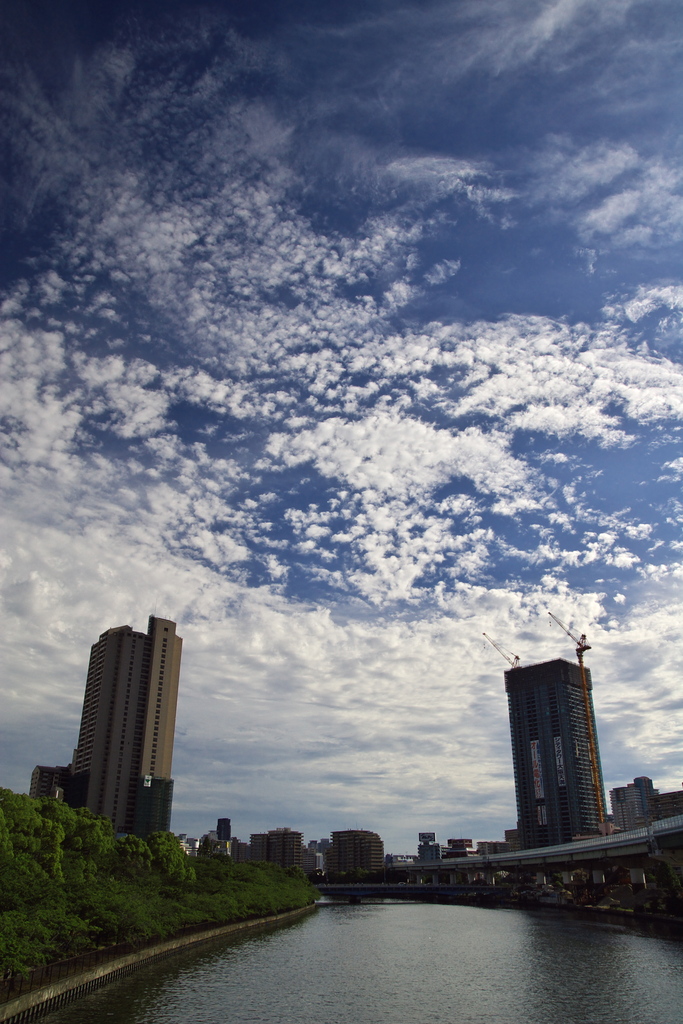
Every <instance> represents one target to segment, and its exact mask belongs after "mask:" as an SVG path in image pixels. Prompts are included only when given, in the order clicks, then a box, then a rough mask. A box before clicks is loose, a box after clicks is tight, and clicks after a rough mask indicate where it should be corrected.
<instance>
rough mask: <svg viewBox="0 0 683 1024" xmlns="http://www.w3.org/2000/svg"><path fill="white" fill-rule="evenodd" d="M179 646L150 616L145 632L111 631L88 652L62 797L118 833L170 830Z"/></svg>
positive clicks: (166, 623) (171, 628)
mask: <svg viewBox="0 0 683 1024" xmlns="http://www.w3.org/2000/svg"><path fill="white" fill-rule="evenodd" d="M182 645H183V641H182V639H181V637H179V636H177V635H176V624H175V622H171V621H170V619H159V618H157V617H156V616H155V615H150V617H149V626H148V629H147V633H138V632H136V631H135V630H133V629H131V627H130V626H116V627H115V628H114V629H108V630H107V631H106V632H105V633H102V634H101V636H100V638H99V640H98V641H97V643H96V644H93V647H92V650H91V652H90V664H89V666H88V676H87V680H86V684H85V697H84V700H83V714H82V717H81V729H80V734H79V737H78V746H77V748H76V750H75V751H74V759H73V768H72V771H73V776H72V779H71V782H70V785H69V787H68V790H67V793H66V799H67V801H68V802H69V804H71V806H72V807H88V808H90V810H91V811H93V812H94V813H95V814H102V815H105V816H106V817H108V818H110V819H111V821H112V823H113V825H114V827H115V829H116V831H117V832H127V833H133V834H135V835H138V836H142V837H144V836H147V835H149V833H150V832H157V831H162V832H165V831H168V829H169V827H170V821H171V801H172V797H173V779H172V778H171V760H172V756H173V738H174V733H175V717H176V704H177V700H178V682H179V678H180V657H181V652H182Z"/></svg>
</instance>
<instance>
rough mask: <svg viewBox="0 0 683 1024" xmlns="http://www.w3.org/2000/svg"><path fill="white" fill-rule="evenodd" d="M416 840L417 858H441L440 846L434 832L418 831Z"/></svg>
mask: <svg viewBox="0 0 683 1024" xmlns="http://www.w3.org/2000/svg"><path fill="white" fill-rule="evenodd" d="M417 840H418V847H417V859H418V860H420V861H422V860H441V847H440V845H439V844H438V843H437V841H436V833H435V832H420V833H418V837H417Z"/></svg>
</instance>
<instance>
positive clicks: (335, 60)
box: [0, 0, 683, 851]
mask: <svg viewBox="0 0 683 1024" xmlns="http://www.w3.org/2000/svg"><path fill="white" fill-rule="evenodd" d="M633 6H634V5H633V4H630V3H627V2H626V0H624V2H621V0H618V2H617V0H614V2H611V3H607V4H606V3H604V2H603V3H600V4H596V3H593V2H592V0H584V2H579V0H576V2H571V3H569V2H561V3H554V4H546V5H540V4H536V3H528V4H522V5H519V4H513V3H512V2H507V0H502V2H501V0H496V2H493V0H490V2H489V0H486V2H484V3H479V4H477V5H472V4H469V3H466V2H459V3H456V4H454V5H448V6H445V5H443V4H438V3H433V4H431V3H430V4H427V5H424V4H420V5H416V4H411V3H408V4H404V5H403V6H402V7H401V8H400V10H398V11H396V12H395V13H393V14H392V17H391V19H389V18H388V17H387V15H386V12H385V11H384V9H383V5H382V4H380V3H378V4H371V5H370V9H369V11H368V12H366V14H365V15H364V16H363V17H357V16H356V15H355V14H354V13H353V12H352V11H350V10H349V11H348V12H347V13H343V14H340V15H338V16H336V15H332V16H331V19H330V20H327V21H326V20H324V19H322V18H320V17H318V15H317V13H316V12H315V11H313V10H311V11H310V12H309V13H308V14H306V13H304V12H303V9H302V11H300V12H299V13H298V14H297V13H296V12H295V11H294V10H292V11H290V12H288V11H285V12H284V13H283V14H282V16H281V17H279V18H278V19H277V20H276V19H274V18H270V17H269V16H268V14H267V5H265V7H264V10H263V11H261V12H260V15H259V17H258V18H257V19H256V20H254V21H249V19H248V18H247V19H246V21H244V22H242V23H241V24H238V23H237V22H236V21H235V20H233V19H232V17H231V10H230V7H229V6H224V5H222V4H220V3H211V4H209V5H208V7H206V9H205V10H204V12H203V15H202V17H201V18H198V17H197V15H196V14H195V13H194V12H193V11H192V10H191V9H188V10H187V11H182V12H179V13H178V16H177V18H176V20H175V22H174V23H171V21H170V20H168V19H166V18H165V16H163V15H161V16H160V18H159V19H157V20H155V21H153V20H149V21H147V20H145V17H144V16H142V15H141V16H139V17H138V18H137V19H136V20H133V21H129V22H126V23H124V22H123V21H121V22H117V21H116V18H113V20H112V26H111V27H110V28H108V29H105V28H102V29H101V33H100V35H99V36H98V37H97V38H93V39H91V40H90V41H89V43H88V45H87V46H86V45H85V44H84V45H82V46H80V49H79V47H78V46H77V47H76V50H77V51H78V52H73V53H72V50H69V49H68V48H67V50H66V51H65V52H67V53H69V54H71V57H66V58H65V63H63V65H62V66H61V71H60V73H59V74H57V73H56V72H55V73H54V75H53V76H52V77H49V76H46V73H45V71H44V68H45V67H46V66H51V65H50V63H49V62H50V61H51V60H52V57H53V54H54V49H53V47H54V46H55V45H57V44H58V43H59V39H60V36H59V32H58V33H57V36H56V39H55V42H54V43H48V42H46V41H45V40H42V41H41V37H40V35H39V34H36V35H35V38H33V39H31V40H29V39H28V38H27V37H26V36H25V35H24V36H22V33H23V32H24V29H23V28H22V25H23V23H22V22H21V20H20V19H16V18H14V19H13V17H12V15H11V14H10V16H9V18H8V22H7V25H8V38H13V39H15V40H17V39H18V38H21V39H23V41H24V44H25V45H24V46H23V48H19V49H18V50H16V52H15V54H14V56H13V58H12V61H11V62H10V63H9V64H8V66H9V68H10V73H9V80H8V81H9V89H8V104H7V120H6V122H5V125H4V130H5V131H6V132H7V136H8V147H9V149H8V152H9V153H10V154H11V155H10V158H9V160H8V161H7V162H6V165H5V166H4V168H3V175H4V178H3V182H4V189H5V192H6V195H7V196H8V198H9V206H8V209H9V214H8V219H7V221H6V230H7V232H8V239H9V240H10V241H11V246H10V247H9V248H8V252H11V253H12V254H16V257H17V258H16V260H13V259H9V260H8V261H7V267H6V269H5V270H4V271H3V275H4V276H3V278H2V281H1V282H0V283H1V284H2V289H3V291H2V306H1V310H0V312H1V317H2V319H1V322H0V361H1V368H2V383H1V384H0V415H1V416H2V424H3V469H2V474H1V477H0V479H1V481H2V487H3V496H4V502H3V513H2V516H3V536H4V538H5V544H4V549H3V553H2V561H1V566H2V578H1V584H0V593H1V595H2V601H3V615H4V617H5V621H6V623H7V625H8V629H7V632H6V636H5V639H4V640H3V641H2V643H3V658H4V661H5V663H6V666H7V679H8V683H7V692H6V700H5V706H6V708H7V716H6V720H7V726H8V733H7V736H6V738H5V740H4V742H3V758H4V764H5V769H4V775H3V781H4V782H5V784H7V785H10V786H13V787H14V788H17V789H24V788H26V786H27V783H28V777H29V773H30V770H31V768H32V767H33V765H34V764H35V763H37V762H49V761H51V760H52V759H54V760H55V762H61V761H62V760H63V759H67V760H68V757H69V751H70V750H71V748H72V746H73V743H74V742H75V736H76V730H77V724H78V716H79V713H80V700H81V697H82V687H83V678H84V671H85V665H86V659H87V651H88V646H89V644H90V643H92V641H93V640H94V638H95V637H96V636H97V635H98V634H99V632H101V631H102V630H103V629H105V628H107V627H109V626H113V625H117V624H120V623H123V622H130V623H131V625H133V626H134V627H135V628H142V627H143V626H144V622H145V617H146V615H148V614H149V613H150V612H151V611H153V610H155V609H156V610H157V611H158V613H159V614H166V615H169V616H171V617H173V618H175V619H176V620H177V621H178V623H179V631H180V633H181V635H183V636H184V637H185V656H184V657H185V661H184V668H183V685H182V694H181V702H180V708H179V717H178V736H177V742H176V757H175V767H174V771H175V775H176V780H177V781H176V801H175V812H174V813H175V817H174V825H175V827H176V828H177V829H178V830H180V829H181V828H182V830H183V831H190V832H193V831H196V832H203V831H205V830H206V829H207V828H208V827H210V826H211V825H212V823H213V820H214V818H215V817H216V816H217V815H219V814H220V815H224V814H228V815H229V816H231V817H232V818H233V821H234V825H235V828H236V830H237V831H238V833H239V834H241V835H242V836H243V837H246V836H247V835H248V834H249V832H250V831H255V830H260V829H262V828H267V827H274V826H275V825H282V824H290V825H292V826H294V827H299V828H302V829H304V830H305V831H306V833H307V835H308V836H309V837H319V836H320V835H324V834H326V833H327V832H329V830H330V829H331V828H337V827H344V826H347V825H356V824H358V825H360V826H363V827H368V828H373V829H375V828H376V829H378V830H379V831H380V832H381V833H382V834H383V835H384V837H385V839H386V840H387V843H388V845H389V846H390V847H392V848H394V849H396V850H397V851H398V850H402V849H411V848H412V846H413V845H414V834H415V833H416V832H417V831H418V830H420V829H423V828H429V829H430V830H431V829H432V828H435V829H437V831H439V834H440V837H441V838H442V839H445V838H447V835H446V833H448V834H449V835H452V834H455V833H456V830H460V831H464V832H465V833H466V834H470V833H471V834H473V835H474V836H478V837H481V838H496V837H500V836H501V834H502V830H503V828H507V827H511V826H513V825H514V820H515V807H514V792H513V787H512V781H511V765H510V754H509V739H508V727H507V722H506V707H505V699H504V693H503V687H502V678H501V673H502V669H503V668H504V667H505V666H504V664H503V662H502V661H500V660H499V659H498V657H497V655H496V654H495V653H494V652H493V651H492V650H491V649H489V650H488V651H486V650H484V648H483V646H482V638H481V634H482V632H483V631H484V630H486V631H487V632H490V633H492V634H493V635H494V636H496V637H497V638H499V639H500V640H501V641H502V642H504V643H505V644H506V646H508V647H511V648H513V649H515V650H518V652H519V653H520V655H522V658H523V661H534V660H542V659H544V658H549V657H555V656H560V655H561V656H566V657H572V650H571V644H570V643H569V641H568V640H566V638H565V637H564V635H563V634H560V632H559V630H557V629H555V630H554V631H553V632H551V631H549V630H548V628H547V626H546V619H545V616H544V612H545V609H546V608H549V607H550V608H552V610H553V611H555V612H556V613H557V614H558V615H559V616H560V617H561V618H562V619H563V620H565V621H568V622H571V623H572V624H573V625H574V626H576V628H578V629H580V630H586V631H587V632H588V634H589V639H590V642H591V644H592V646H593V650H592V651H591V666H592V669H593V674H594V679H595V681H596V691H595V697H596V706H597V712H598V721H599V727H600V732H601V740H602V747H603V750H602V754H603V763H604V766H605V772H606V776H607V781H608V784H609V785H614V784H623V783H624V781H628V779H629V778H632V777H633V776H634V775H638V774H649V775H651V776H652V777H653V778H654V779H655V783H656V784H657V785H659V786H660V787H661V788H671V787H674V786H677V785H678V783H679V781H680V779H679V777H678V774H677V773H678V772H679V770H680V765H679V763H678V761H677V756H678V755H677V751H678V749H680V733H681V717H680V704H681V698H680V682H679V680H680V672H681V665H680V657H681V655H680V644H679V641H678V629H677V622H678V621H680V578H681V574H682V571H681V565H680V554H681V544H680V522H681V503H680V478H681V455H680V439H681V417H682V414H683V372H682V368H681V358H680V334H681V308H683V299H682V298H681V296H683V284H682V283H681V281H680V275H679V269H678V268H679V266H680V257H679V254H678V247H679V246H680V235H681V231H680V225H681V209H680V204H681V198H680V196H681V188H680V175H679V174H678V171H677V169H676V168H677V167H678V154H677V152H676V150H675V146H674V144H673V143H672V142H671V141H670V140H671V138H672V134H671V133H670V132H669V133H668V132H666V131H664V132H658V133H657V138H655V137H654V134H653V133H651V132H650V131H649V130H648V129H647V126H646V125H645V120H647V119H643V118H639V117H638V116H636V115H635V114H629V112H628V111H627V110H625V97H628V96H635V95H638V97H639V102H640V104H641V108H642V109H647V110H648V111H649V114H650V118H651V120H652V123H655V122H656V123H657V124H660V125H663V126H666V125H667V124H669V123H670V118H671V110H672V106H671V103H672V100H671V89H672V88H673V86H672V81H673V79H672V78H671V69H672V67H673V63H672V61H673V50H672V48H671V46H670V45H669V43H668V42H665V41H664V38H663V36H662V35H661V33H660V32H659V28H661V24H660V22H661V17H660V14H659V13H658V14H657V16H656V17H655V18H654V21H653V28H652V32H651V34H650V36H649V37H646V38H645V37H641V38H636V37H635V35H634V29H633V27H632V23H631V22H630V21H629V11H631V9H632V8H633ZM663 6H667V5H663ZM667 11H668V13H669V15H670V16H671V17H670V19H669V22H668V26H669V27H668V30H667V31H668V33H669V35H671V34H672V33H673V34H675V33H676V32H679V30H680V17H678V18H676V17H675V16H674V15H675V12H674V11H673V9H670V8H669V7H668V6H667ZM679 13H680V12H679ZM264 15H265V16H264ZM662 17H663V14H662ZM658 26H659V28H658ZM65 31H66V29H65ZM658 33H659V34H658ZM667 38H668V37H667ZM408 39H410V45H408ZM74 45H75V44H74ZM72 49H73V47H72ZM17 53H24V57H23V58H20V57H17V56H16V54H17ZM653 54H658V55H659V57H660V58H661V59H659V60H653V59H652V57H653ZM368 57H370V58H371V59H369V60H368V59H367V58H368ZM46 60H47V62H48V63H47V64H46V63H45V61H46ZM69 60H71V64H69ZM67 65H68V66H67ZM626 69H627V71H628V73H626ZM392 83H393V84H392ZM482 83H484V87H483V88H482ZM539 83H540V85H539ZM541 86H542V88H541ZM678 88H680V86H679V87H678ZM539 96H541V97H542V99H539ZM416 97H417V98H422V100H421V101H420V102H418V101H417V99H416ZM427 101H428V102H427ZM617 113H619V117H617V116H616V114H617ZM558 124H561V125H562V130H561V131H558ZM587 246H588V247H590V250H588V249H586V247H587ZM581 253H583V256H581V258H579V256H580V254H581ZM587 253H588V254H589V259H588V262H589V264H590V266H589V270H590V273H587V272H586V254H587ZM577 254H579V255H577ZM677 257H678V258H677ZM677 616H678V619H677ZM565 641H566V642H565ZM48 704H49V708H50V711H49V714H48V712H47V707H48ZM37 735H40V736H41V737H42V738H41V740H40V742H39V744H38V745H36V739H35V737H36V736H37Z"/></svg>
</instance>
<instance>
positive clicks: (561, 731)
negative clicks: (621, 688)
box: [505, 658, 604, 850]
mask: <svg viewBox="0 0 683 1024" xmlns="http://www.w3.org/2000/svg"><path fill="white" fill-rule="evenodd" d="M585 672H586V683H587V687H588V714H587V712H586V703H585V701H584V693H583V685H582V680H581V671H580V669H579V666H578V665H575V664H573V663H572V662H568V661H565V660H564V659H563V658H558V659H557V660H555V661H546V662H543V663H541V664H539V665H528V666H524V667H519V668H511V669H508V671H507V672H506V673H505V689H506V691H507V695H508V707H509V713H510V734H511V739H512V761H513V766H514V774H515V791H516V796H517V814H518V819H519V821H518V829H519V840H520V848H521V849H523V850H526V849H531V848H534V847H537V846H553V845H555V844H558V843H567V842H571V840H572V837H573V836H575V835H579V834H586V833H591V832H597V831H598V826H599V824H600V817H601V814H600V806H599V801H601V802H602V806H603V807H604V785H603V781H602V767H601V765H600V754H599V751H598V745H597V728H596V725H595V713H594V711H593V699H592V682H591V677H590V671H589V669H585ZM588 716H590V723H589V719H588ZM590 727H592V735H593V746H594V749H595V765H592V762H591V754H590V746H591V744H590V738H589V736H590V734H589V728H590ZM593 769H595V774H594V771H593ZM595 778H597V782H598V791H597V792H596V786H595Z"/></svg>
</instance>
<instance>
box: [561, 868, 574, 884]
mask: <svg viewBox="0 0 683 1024" xmlns="http://www.w3.org/2000/svg"><path fill="white" fill-rule="evenodd" d="M571 884H572V873H571V871H563V872H562V885H571Z"/></svg>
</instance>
